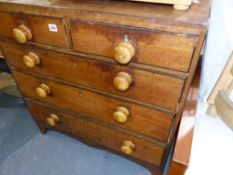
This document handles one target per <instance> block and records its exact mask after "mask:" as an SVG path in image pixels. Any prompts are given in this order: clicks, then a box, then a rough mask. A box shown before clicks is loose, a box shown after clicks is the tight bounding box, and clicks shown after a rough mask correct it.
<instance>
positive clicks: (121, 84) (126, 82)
mask: <svg viewBox="0 0 233 175" xmlns="http://www.w3.org/2000/svg"><path fill="white" fill-rule="evenodd" d="M131 83H132V78H131V76H130V75H129V74H128V73H126V72H119V73H118V74H117V76H116V77H115V78H114V80H113V85H114V87H115V88H116V89H117V90H119V91H126V90H127V89H128V88H129V86H130V84H131Z"/></svg>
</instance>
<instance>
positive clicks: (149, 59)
mask: <svg viewBox="0 0 233 175" xmlns="http://www.w3.org/2000/svg"><path fill="white" fill-rule="evenodd" d="M70 28H71V36H72V41H73V49H74V50H76V51H78V52H83V53H88V54H95V55H101V56H106V57H109V58H110V59H115V60H116V62H118V63H120V64H127V63H129V62H130V61H132V62H136V63H141V64H147V65H153V66H158V67H164V68H168V69H174V70H178V71H183V72H188V71H189V65H190V62H191V58H192V54H193V50H194V46H195V43H196V40H197V38H195V37H187V36H179V35H178V34H170V33H166V34H165V33H159V32H153V31H146V30H142V29H134V28H130V27H115V26H110V25H106V24H95V23H85V22H80V21H77V20H71V21H70Z"/></svg>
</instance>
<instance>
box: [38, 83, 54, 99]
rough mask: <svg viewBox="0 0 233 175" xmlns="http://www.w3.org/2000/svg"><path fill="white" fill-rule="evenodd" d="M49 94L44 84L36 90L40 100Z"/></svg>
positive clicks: (49, 91) (47, 87)
mask: <svg viewBox="0 0 233 175" xmlns="http://www.w3.org/2000/svg"><path fill="white" fill-rule="evenodd" d="M50 93H51V90H50V88H49V86H48V85H46V84H43V83H42V84H41V85H40V86H39V87H37V88H36V94H37V95H38V96H39V97H41V98H45V97H47V96H48V95H49V94H50Z"/></svg>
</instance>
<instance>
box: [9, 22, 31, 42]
mask: <svg viewBox="0 0 233 175" xmlns="http://www.w3.org/2000/svg"><path fill="white" fill-rule="evenodd" d="M13 36H14V38H15V40H16V41H17V42H18V43H21V44H24V43H26V42H27V41H28V40H31V39H32V33H31V31H30V29H29V28H27V27H26V26H25V25H23V24H21V25H19V27H17V28H14V29H13Z"/></svg>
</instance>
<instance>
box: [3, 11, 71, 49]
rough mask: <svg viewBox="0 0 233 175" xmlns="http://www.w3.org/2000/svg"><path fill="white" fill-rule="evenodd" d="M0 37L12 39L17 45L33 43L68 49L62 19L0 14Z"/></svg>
mask: <svg viewBox="0 0 233 175" xmlns="http://www.w3.org/2000/svg"><path fill="white" fill-rule="evenodd" d="M0 19H1V26H4V27H0V37H7V38H14V39H15V40H16V41H17V42H18V43H21V44H25V43H27V42H35V43H40V44H47V45H52V46H58V47H64V48H67V47H68V40H67V37H66V32H65V25H64V24H63V21H62V19H59V18H52V17H42V16H30V15H19V14H13V13H2V12H1V13H0Z"/></svg>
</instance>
